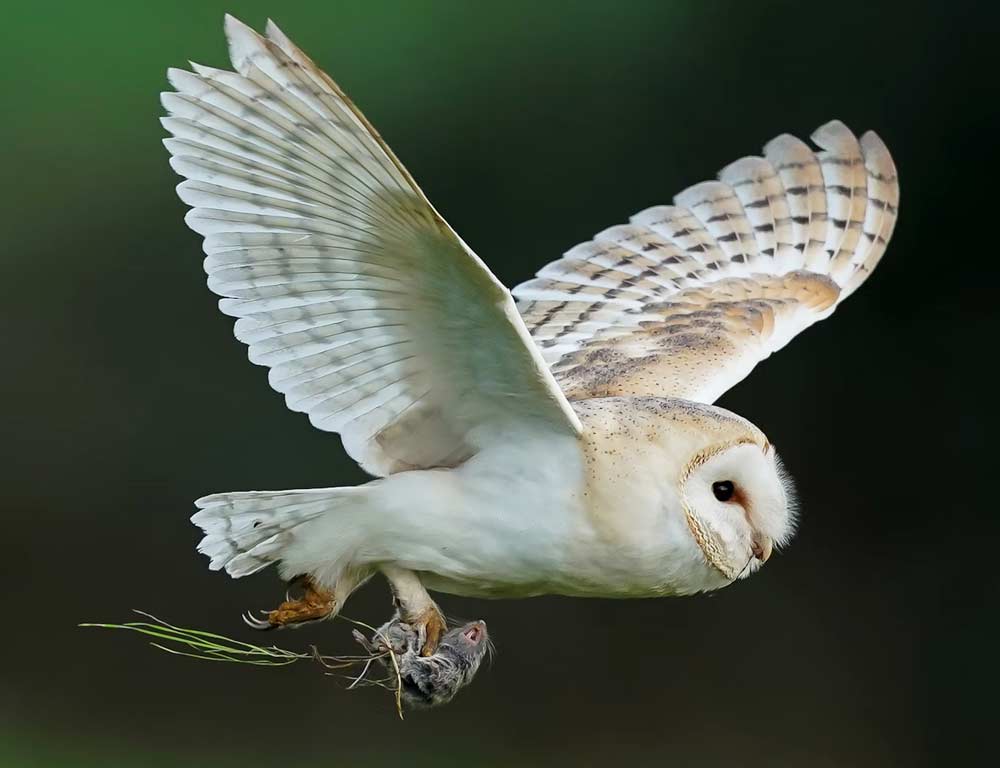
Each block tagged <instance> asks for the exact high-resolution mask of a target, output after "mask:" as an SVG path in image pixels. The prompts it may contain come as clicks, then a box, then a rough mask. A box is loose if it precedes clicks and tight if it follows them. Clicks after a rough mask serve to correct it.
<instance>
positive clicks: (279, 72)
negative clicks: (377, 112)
mask: <svg viewBox="0 0 1000 768" xmlns="http://www.w3.org/2000/svg"><path fill="white" fill-rule="evenodd" d="M226 34H227V36H228V38H229V48H230V57H231V59H232V63H233V67H234V68H235V69H236V72H235V73H234V72H227V71H223V70H217V69H211V68H208V67H202V66H197V65H192V66H193V69H194V71H193V72H186V71H182V70H171V71H170V73H169V78H170V83H171V84H172V85H173V87H174V88H175V89H176V93H165V94H163V104H164V106H165V107H166V109H167V111H168V112H169V113H170V117H167V118H164V120H163V123H164V125H165V127H166V128H167V130H168V131H170V133H171V134H173V138H171V139H167V140H166V141H165V143H166V145H167V148H168V149H169V150H170V153H171V155H172V158H171V164H172V166H173V168H174V169H175V170H176V171H177V172H178V173H179V174H180V175H182V176H185V177H186V178H187V181H184V182H182V183H181V184H180V185H179V186H178V188H177V190H178V194H179V195H180V197H181V199H182V200H183V201H184V202H186V203H187V204H188V205H190V206H192V210H191V211H190V212H189V213H188V215H187V219H186V220H187V223H188V224H189V225H190V226H191V228H192V229H194V230H195V231H196V232H198V233H200V234H202V235H204V236H205V244H204V249H205V253H206V254H207V258H206V259H205V269H206V271H207V272H208V284H209V287H210V288H211V289H212V290H213V291H214V292H215V293H217V294H219V295H220V296H222V297H223V298H222V301H221V302H220V307H221V309H222V311H223V312H225V313H226V314H228V315H232V316H234V317H237V318H239V319H238V320H237V322H236V328H235V333H236V337H237V338H238V339H240V341H243V342H244V343H246V344H248V345H249V347H250V350H249V356H250V360H251V361H253V362H255V363H259V364H261V365H266V366H268V367H269V368H270V369H271V370H270V373H269V380H270V383H271V386H272V387H274V388H275V389H276V390H278V391H279V392H281V393H283V394H284V395H285V398H286V402H287V403H288V407H289V408H291V409H292V410H294V411H303V412H305V413H307V414H308V415H309V419H310V421H311V422H312V423H313V424H314V425H316V426H317V427H319V428H320V429H323V430H328V431H331V432H339V433H340V434H341V436H342V438H343V440H344V446H345V448H346V449H347V451H348V453H350V454H351V456H352V457H353V458H354V459H355V460H356V461H358V462H359V463H360V464H361V465H362V467H363V468H364V469H366V470H367V471H369V472H371V473H373V474H378V475H385V474H388V473H390V472H394V471H398V470H401V469H407V468H412V467H433V466H450V465H454V464H456V463H458V462H460V461H462V460H463V459H465V458H467V457H469V456H470V455H472V454H474V453H475V452H476V450H477V449H478V448H479V447H481V445H482V444H483V443H484V442H486V441H488V440H489V439H491V435H495V434H496V433H497V432H498V428H501V427H509V426H510V425H512V424H525V425H531V427H532V428H537V429H551V430H555V431H558V432H562V433H566V434H574V433H577V432H578V431H579V428H580V427H579V421H578V420H577V417H576V415H575V414H574V413H573V410H572V408H571V407H570V406H569V403H568V402H567V401H566V399H565V397H564V396H563V394H562V392H561V391H560V389H559V387H558V386H557V385H556V383H555V381H554V379H553V377H552V374H551V373H550V372H549V370H548V368H547V367H546V365H545V363H544V361H543V360H542V358H541V356H540V355H539V352H538V349H537V348H536V347H535V345H534V344H533V343H532V341H531V338H530V336H529V335H528V332H527V329H526V328H525V326H524V324H523V322H522V320H521V317H520V316H519V315H518V313H517V310H516V308H515V306H514V301H513V299H512V298H511V296H510V293H509V292H508V291H507V289H506V288H504V286H503V285H502V284H501V283H500V282H499V281H498V280H497V279H496V278H495V277H494V276H493V274H492V273H490V271H489V270H488V269H487V268H486V266H485V265H484V264H483V262H482V261H480V260H479V258H478V257H476V255H475V254H474V253H472V251H470V250H469V249H468V247H467V246H466V245H465V244H464V243H463V242H462V241H461V240H460V239H459V237H458V236H457V235H456V234H455V233H454V232H453V231H452V229H451V228H450V227H449V226H448V225H447V223H445V221H444V220H443V219H442V218H441V217H440V216H439V215H438V213H437V212H436V211H435V210H434V208H433V207H432V206H431V205H430V203H429V202H428V201H427V199H426V198H425V197H424V195H423V194H422V193H421V191H420V189H419V188H418V187H417V185H416V183H415V182H414V181H413V179H412V178H411V177H410V175H409V174H408V173H407V172H406V170H405V169H404V168H403V166H402V164H400V162H399V161H398V160H397V159H396V157H395V155H393V153H392V152H391V151H390V150H389V148H388V147H387V146H386V145H385V143H384V142H383V141H382V140H381V138H380V137H379V136H378V134H377V133H376V132H375V131H374V129H372V127H371V125H370V124H369V123H368V121H367V120H366V119H365V118H364V116H363V115H362V114H361V113H360V112H359V111H358V110H357V108H356V107H354V105H353V104H352V103H351V102H350V101H349V100H348V99H347V97H346V96H345V95H344V93H343V91H341V90H340V88H339V87H337V85H336V84H334V82H333V81H332V80H331V79H330V78H329V77H327V75H326V74H324V73H323V72H321V71H320V70H319V69H318V68H317V67H316V65H315V64H313V62H312V61H311V60H310V59H309V58H308V57H306V56H305V54H303V53H302V51H300V50H299V49H298V48H296V47H295V46H294V45H293V44H292V43H291V42H290V41H289V40H288V39H287V38H286V37H285V36H284V35H283V34H282V33H281V32H280V30H278V29H277V27H275V26H274V25H273V24H271V23H269V24H268V28H267V37H262V36H260V35H258V34H257V33H256V32H254V31H253V30H251V29H250V28H249V27H247V26H245V25H244V24H242V23H241V22H239V21H237V20H235V19H233V18H232V17H227V19H226Z"/></svg>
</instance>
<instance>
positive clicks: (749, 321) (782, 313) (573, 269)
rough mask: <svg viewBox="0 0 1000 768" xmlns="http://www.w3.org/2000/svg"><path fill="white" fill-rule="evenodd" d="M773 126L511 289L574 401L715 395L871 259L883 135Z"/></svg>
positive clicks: (889, 216)
mask: <svg viewBox="0 0 1000 768" xmlns="http://www.w3.org/2000/svg"><path fill="white" fill-rule="evenodd" d="M813 140H814V141H815V142H816V143H817V145H819V146H820V147H821V148H822V150H823V151H821V152H819V153H814V152H813V151H812V150H811V149H810V148H809V147H808V146H807V145H806V144H805V143H803V142H801V141H799V140H798V139H796V138H794V137H792V136H787V135H784V136H779V137H778V138H776V139H774V140H773V141H771V142H770V143H768V145H767V147H766V148H765V157H745V158H742V159H741V160H737V161H736V162H734V163H732V164H730V165H729V166H727V167H726V168H724V169H723V170H722V171H721V172H720V173H719V180H718V181H708V182H703V183H701V184H696V185H695V186H693V187H690V188H688V189H687V190H685V191H684V192H681V193H680V194H679V195H677V197H676V198H674V205H661V206H656V207H654V208H649V209H647V210H645V211H642V212H641V213H638V214H636V215H635V216H633V217H632V219H631V221H630V223H629V224H627V225H622V226H617V227H611V228H610V229H607V230H605V231H603V232H601V233H600V234H598V235H596V236H595V237H594V239H593V240H592V241H591V242H589V243H583V244H581V245H578V246H576V247H575V248H573V249H571V250H570V251H568V252H567V253H566V255H565V256H564V257H563V258H562V259H559V260H557V261H554V262H552V263H551V264H548V265H546V266H545V267H544V268H543V269H542V270H541V271H540V272H539V273H538V277H537V278H536V279H534V280H529V281H528V282H526V283H522V284H521V285H519V286H517V287H516V288H515V289H514V295H515V296H516V297H517V298H518V301H519V305H518V306H519V309H520V311H521V314H522V315H523V316H524V318H525V321H526V322H527V323H528V326H529V328H530V329H531V334H532V336H533V337H534V339H535V341H536V342H538V344H539V345H540V346H541V347H542V350H543V355H544V357H545V359H546V361H548V363H549V364H550V365H551V366H552V370H553V372H554V373H555V374H556V378H557V380H558V381H559V384H560V386H561V387H562V388H563V390H564V392H566V394H567V396H568V397H570V399H573V400H577V399H584V398H590V397H608V396H617V395H657V396H672V397H683V398H687V399H691V400H698V401H701V402H706V403H710V402H713V401H714V400H715V399H716V398H717V397H718V396H719V395H721V394H722V393H723V392H725V391H726V390H727V389H729V388H730V387H731V386H732V385H733V384H735V383H736V382H738V381H740V380H741V379H742V378H743V377H745V376H746V375H747V374H748V373H749V372H750V371H751V370H752V369H753V367H754V366H755V365H756V364H757V363H758V362H760V361H761V360H763V359H764V358H766V357H767V356H768V355H770V354H771V353H773V352H775V351H777V350H778V349H780V348H781V347H783V346H784V345H785V344H786V343H788V341H789V340H790V339H791V338H792V337H794V336H795V335H796V334H798V333H800V332H801V331H802V330H804V329H805V328H807V327H808V326H810V325H811V324H812V323H814V322H816V321H817V320H819V319H821V318H823V317H826V316H827V315H829V314H830V313H831V312H832V311H833V310H834V308H835V307H836V306H837V304H838V303H839V302H840V301H842V300H843V299H844V298H845V297H846V296H848V295H849V294H850V293H851V292H852V291H853V290H855V289H856V288H857V286H858V285H860V284H861V282H862V281H863V280H864V279H865V277H866V276H867V275H868V274H869V273H870V272H871V270H872V269H873V268H874V267H875V265H876V264H877V263H878V260H879V258H881V256H882V253H883V252H884V251H885V247H886V244H887V242H888V240H889V237H890V236H891V234H892V229H893V226H894V224H895V220H896V215H897V209H898V205H899V186H898V183H897V180H896V170H895V166H894V165H893V162H892V158H891V157H890V156H889V152H888V150H886V148H885V145H884V144H883V143H882V141H881V140H880V139H879V138H878V137H877V136H876V135H875V134H874V133H870V132H869V133H866V134H865V135H864V136H863V137H862V138H861V141H860V142H859V141H858V140H857V139H856V138H855V137H854V134H852V133H851V132H850V131H849V130H848V129H847V127H846V126H844V125H843V123H840V122H838V121H832V122H830V123H827V124H826V125H824V126H822V127H821V128H819V129H818V130H817V131H816V132H815V133H814V134H813Z"/></svg>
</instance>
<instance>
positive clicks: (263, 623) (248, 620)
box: [241, 611, 274, 632]
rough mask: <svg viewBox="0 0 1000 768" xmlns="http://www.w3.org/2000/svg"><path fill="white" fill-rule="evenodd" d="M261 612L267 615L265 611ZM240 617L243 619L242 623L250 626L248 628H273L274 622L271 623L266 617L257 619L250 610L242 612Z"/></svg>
mask: <svg viewBox="0 0 1000 768" xmlns="http://www.w3.org/2000/svg"><path fill="white" fill-rule="evenodd" d="M261 613H263V614H264V615H265V616H267V611H261ZM241 618H242V619H243V623H244V624H246V625H247V626H248V627H250V629H256V630H257V631H258V632H263V631H266V630H269V629H274V624H272V623H271V622H270V621H269V620H268V619H266V618H264V619H259V618H257V617H256V616H254V615H253V614H252V613H251V612H250V611H247V612H246V613H244V614H243V616H242V617H241Z"/></svg>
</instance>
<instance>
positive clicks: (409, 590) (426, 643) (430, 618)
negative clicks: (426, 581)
mask: <svg viewBox="0 0 1000 768" xmlns="http://www.w3.org/2000/svg"><path fill="white" fill-rule="evenodd" d="M381 570H382V573H383V574H385V577H386V579H388V580H389V585H390V586H391V587H392V592H393V595H394V596H395V599H396V604H397V605H398V606H399V613H400V618H401V619H402V620H403V621H404V622H405V623H406V624H409V625H410V626H411V627H413V628H415V629H416V630H417V636H418V637H419V639H420V655H421V656H431V655H433V653H434V651H436V650H437V647H438V643H439V642H440V641H441V636H442V635H443V634H444V633H445V631H446V630H447V629H448V625H447V623H446V622H445V619H444V614H443V613H441V609H440V608H438V607H437V603H435V602H434V601H433V600H432V599H431V596H430V595H429V594H428V593H427V589H426V588H425V587H424V585H423V583H422V582H421V581H420V577H419V576H417V574H415V573H414V572H413V571H410V570H407V569H405V568H399V567H397V566H395V565H384V566H382V568H381Z"/></svg>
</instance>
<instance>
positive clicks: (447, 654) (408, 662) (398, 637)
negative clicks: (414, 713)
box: [355, 618, 490, 707]
mask: <svg viewBox="0 0 1000 768" xmlns="http://www.w3.org/2000/svg"><path fill="white" fill-rule="evenodd" d="M355 639H356V640H358V642H359V643H361V644H362V645H364V646H365V648H367V649H369V650H371V651H374V652H378V651H384V650H386V648H387V643H386V641H388V645H389V646H391V648H392V650H393V652H394V653H395V654H396V661H397V663H398V664H399V676H400V679H401V681H402V684H403V690H402V697H403V701H405V702H406V703H407V704H408V705H409V706H416V707H434V706H437V705H438V704H444V703H446V702H448V701H451V699H452V698H453V697H454V696H455V694H456V693H458V691H459V689H461V688H463V687H464V686H466V685H467V684H468V683H470V682H471V681H472V678H473V677H475V675H476V671H477V670H478V669H479V664H480V663H481V662H482V660H483V657H484V656H485V655H486V653H487V651H488V650H489V648H490V642H489V636H488V634H487V632H486V622H485V621H471V622H469V623H467V624H463V625H462V626H460V627H456V628H454V629H451V630H449V631H448V632H446V633H445V634H444V635H443V636H442V637H441V641H440V643H439V645H438V648H437V650H436V651H435V652H434V653H433V654H432V655H430V656H426V657H424V656H421V655H420V654H419V648H420V647H421V645H422V642H421V640H420V637H419V635H418V632H417V630H416V629H415V628H414V627H411V626H410V625H409V624H406V623H404V622H402V621H400V620H399V619H398V618H395V619H393V620H391V621H389V622H387V623H385V624H383V625H382V626H381V627H379V628H378V630H377V631H376V632H375V635H374V637H372V638H371V639H370V640H369V639H368V638H365V637H364V636H362V635H361V634H360V633H355ZM381 661H382V663H383V664H385V665H386V667H387V668H389V669H390V670H391V669H392V662H391V661H389V660H388V659H382V660H381Z"/></svg>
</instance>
